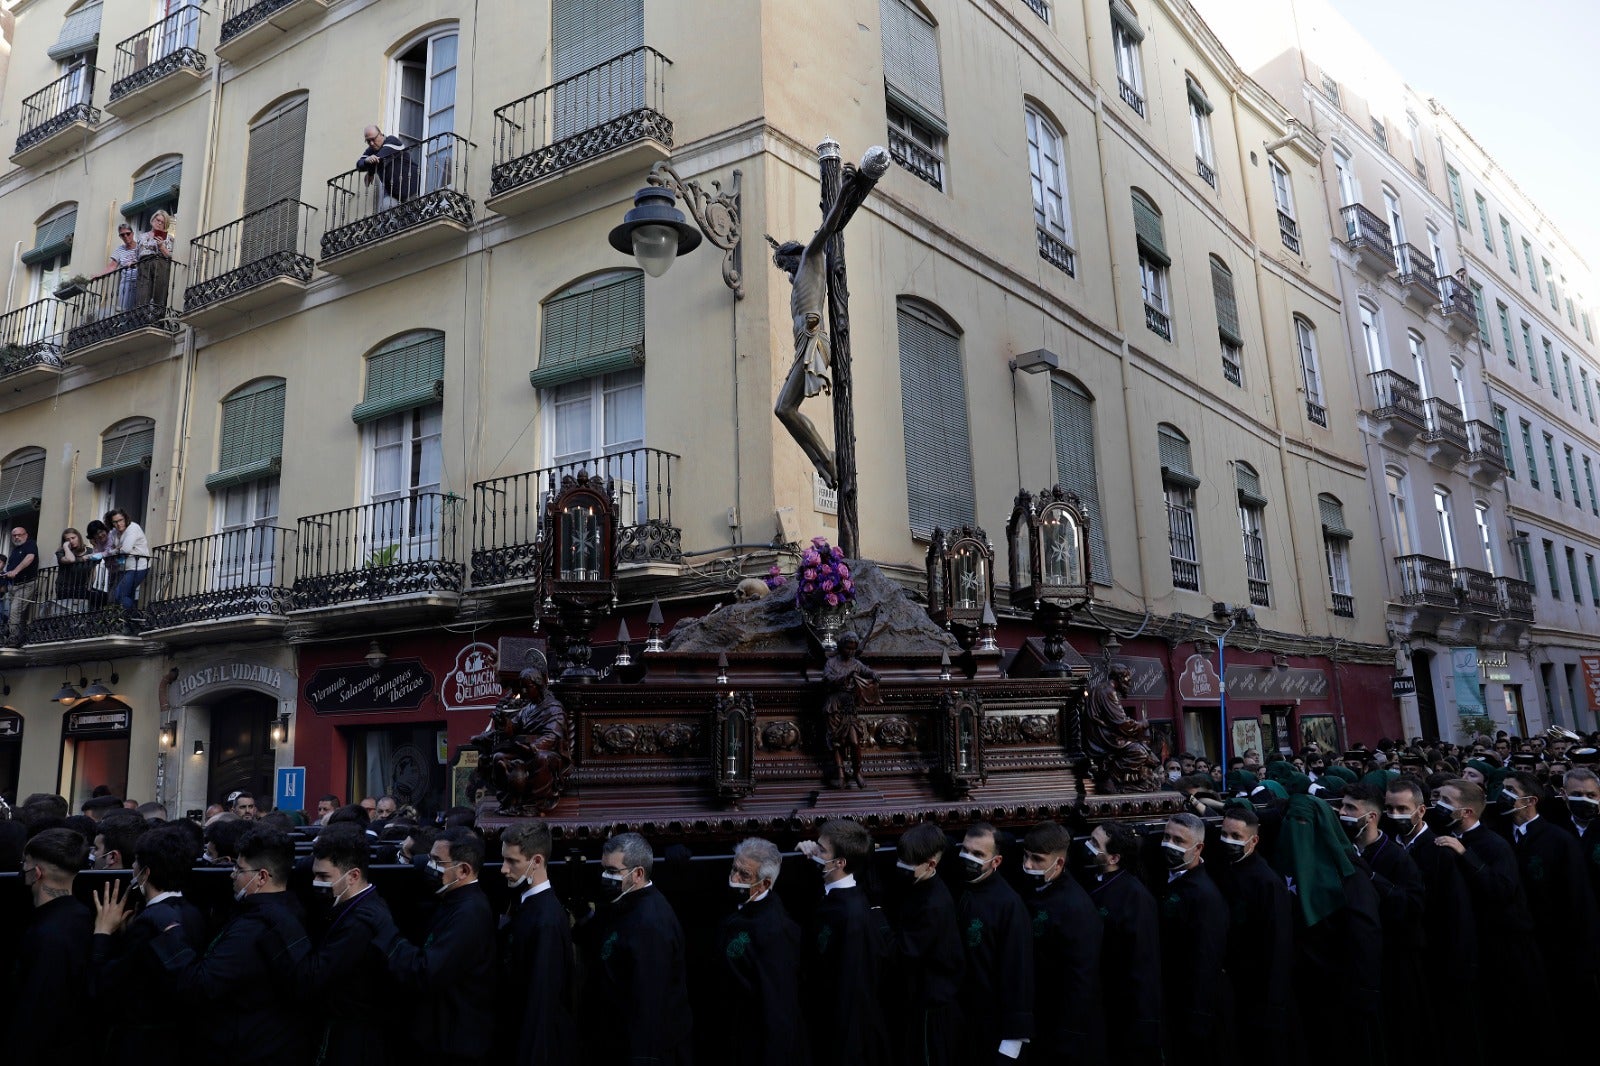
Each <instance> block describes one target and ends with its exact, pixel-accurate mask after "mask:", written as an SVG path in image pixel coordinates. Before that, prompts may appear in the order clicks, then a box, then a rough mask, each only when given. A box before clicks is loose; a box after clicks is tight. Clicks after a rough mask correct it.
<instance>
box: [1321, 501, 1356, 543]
mask: <svg viewBox="0 0 1600 1066" xmlns="http://www.w3.org/2000/svg"><path fill="white" fill-rule="evenodd" d="M1317 510H1318V511H1319V512H1321V514H1322V535H1323V536H1324V537H1331V538H1333V539H1334V540H1354V539H1355V534H1354V533H1352V532H1351V531H1350V529H1349V527H1348V526H1346V525H1345V524H1344V504H1342V503H1340V502H1339V501H1338V500H1337V499H1335V498H1334V497H1332V496H1329V495H1327V494H1323V495H1321V496H1318V497H1317Z"/></svg>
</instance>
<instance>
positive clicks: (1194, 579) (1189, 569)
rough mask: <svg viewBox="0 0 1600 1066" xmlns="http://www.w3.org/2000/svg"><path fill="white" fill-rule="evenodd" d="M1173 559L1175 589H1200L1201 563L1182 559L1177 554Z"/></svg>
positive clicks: (1196, 590) (1173, 585) (1195, 590)
mask: <svg viewBox="0 0 1600 1066" xmlns="http://www.w3.org/2000/svg"><path fill="white" fill-rule="evenodd" d="M1171 559H1172V587H1173V588H1175V589H1188V590H1189V591H1190V592H1199V591H1200V564H1199V563H1196V562H1192V561H1191V560H1188V559H1180V558H1178V557H1177V556H1176V555H1174V556H1172V557H1171Z"/></svg>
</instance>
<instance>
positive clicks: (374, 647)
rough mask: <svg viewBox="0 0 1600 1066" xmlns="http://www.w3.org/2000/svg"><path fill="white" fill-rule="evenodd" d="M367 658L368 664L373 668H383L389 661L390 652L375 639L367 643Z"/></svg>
mask: <svg viewBox="0 0 1600 1066" xmlns="http://www.w3.org/2000/svg"><path fill="white" fill-rule="evenodd" d="M366 660H367V665H368V666H370V667H372V669H373V670H382V669H383V664H384V663H386V662H388V661H389V653H388V652H386V651H384V650H383V646H382V645H380V644H379V643H378V642H377V641H373V642H372V643H371V644H368V645H367V654H366Z"/></svg>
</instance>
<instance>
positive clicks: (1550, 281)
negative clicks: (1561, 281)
mask: <svg viewBox="0 0 1600 1066" xmlns="http://www.w3.org/2000/svg"><path fill="white" fill-rule="evenodd" d="M1539 263H1540V265H1541V266H1543V267H1544V288H1545V291H1546V292H1548V293H1549V294H1550V310H1552V311H1555V312H1558V313H1559V312H1560V310H1561V301H1560V300H1559V299H1558V298H1557V297H1556V279H1555V278H1553V277H1551V275H1550V260H1548V259H1541V260H1539Z"/></svg>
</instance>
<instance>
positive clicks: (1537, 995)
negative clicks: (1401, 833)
mask: <svg viewBox="0 0 1600 1066" xmlns="http://www.w3.org/2000/svg"><path fill="white" fill-rule="evenodd" d="M1461 843H1462V844H1463V845H1465V847H1466V852H1465V853H1464V854H1462V855H1459V856H1458V855H1455V853H1454V852H1453V851H1446V852H1445V853H1446V854H1448V855H1451V856H1452V857H1453V858H1455V859H1456V866H1457V868H1458V869H1459V870H1460V871H1461V878H1462V880H1463V881H1464V882H1465V883H1466V886H1467V891H1468V893H1469V894H1470V895H1471V896H1472V915H1473V919H1474V920H1475V922H1476V924H1477V929H1478V950H1479V952H1480V955H1479V959H1478V964H1479V970H1480V972H1479V978H1480V980H1490V979H1492V980H1493V981H1494V982H1495V983H1496V984H1497V985H1498V986H1500V987H1502V988H1515V989H1517V990H1518V991H1517V994H1518V996H1519V997H1521V998H1523V999H1524V1000H1525V1001H1526V1002H1529V1003H1545V1002H1548V998H1547V992H1548V989H1547V988H1546V985H1545V974H1544V963H1543V961H1542V960H1541V959H1540V958H1539V950H1538V947H1537V945H1536V944H1535V942H1534V936H1533V915H1532V914H1531V913H1529V911H1528V897H1527V895H1526V894H1525V893H1524V892H1523V890H1522V873H1521V871H1520V870H1519V869H1518V868H1517V856H1516V854H1515V853H1514V852H1513V851H1512V850H1511V845H1510V844H1508V843H1506V842H1505V840H1504V839H1503V838H1502V837H1500V836H1499V834H1497V833H1494V832H1492V831H1490V830H1489V829H1487V828H1485V827H1484V826H1482V825H1479V826H1477V827H1475V828H1473V829H1472V830H1471V831H1470V832H1468V833H1466V834H1465V835H1464V836H1462V838H1461ZM1435 846H1437V845H1435ZM1439 850H1441V851H1444V850H1445V849H1443V848H1440V849H1439ZM1480 1035H1481V1037H1482V1046H1483V1060H1484V1061H1485V1062H1499V1061H1501V1060H1502V1059H1505V1058H1508V1057H1510V1056H1513V1055H1517V1054H1522V1053H1524V1052H1525V1050H1526V1049H1525V1047H1524V1044H1525V1041H1524V1040H1523V1036H1522V1034H1521V1033H1520V1032H1519V1031H1518V1029H1517V1027H1515V1026H1504V1025H1485V1026H1483V1027H1482V1030H1481V1033H1480Z"/></svg>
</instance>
